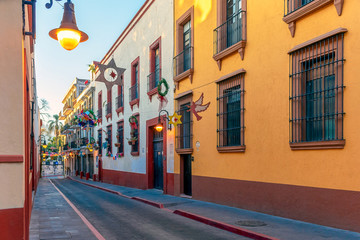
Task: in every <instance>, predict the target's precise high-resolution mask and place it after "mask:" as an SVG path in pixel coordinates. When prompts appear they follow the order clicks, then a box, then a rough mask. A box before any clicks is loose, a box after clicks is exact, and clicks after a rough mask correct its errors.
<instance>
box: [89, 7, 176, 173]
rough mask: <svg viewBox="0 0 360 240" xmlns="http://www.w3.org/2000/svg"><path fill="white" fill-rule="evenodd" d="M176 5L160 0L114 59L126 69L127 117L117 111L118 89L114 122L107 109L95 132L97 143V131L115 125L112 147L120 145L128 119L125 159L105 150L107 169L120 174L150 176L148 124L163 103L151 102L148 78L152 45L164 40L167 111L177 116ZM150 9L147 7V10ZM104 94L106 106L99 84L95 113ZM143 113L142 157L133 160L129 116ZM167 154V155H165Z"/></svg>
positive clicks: (171, 143) (171, 142)
mask: <svg viewBox="0 0 360 240" xmlns="http://www.w3.org/2000/svg"><path fill="white" fill-rule="evenodd" d="M172 2H173V1H169V0H156V1H155V2H154V3H153V4H152V5H151V7H150V8H149V9H148V10H147V12H146V13H145V14H144V15H143V16H142V18H141V19H139V21H138V22H137V23H136V25H135V26H134V28H133V29H132V30H131V31H130V32H129V33H128V35H127V36H126V37H125V38H124V39H123V40H122V42H121V44H120V45H119V46H118V47H117V48H116V50H115V51H114V53H113V54H112V56H111V57H110V58H109V59H108V60H107V62H105V63H102V64H107V63H108V62H109V61H110V60H111V59H112V57H113V58H114V59H115V63H116V65H117V66H118V67H121V68H125V69H126V71H125V73H124V114H122V113H120V115H119V117H118V115H117V113H116V112H115V110H116V104H117V103H116V97H117V96H118V89H117V86H114V87H113V88H112V119H111V120H110V119H109V122H108V121H107V120H106V117H105V115H106V114H105V111H106V110H105V108H104V107H103V122H102V124H101V125H100V126H97V127H96V128H95V139H97V130H98V129H99V127H101V128H103V129H105V130H106V126H108V125H109V124H110V123H111V124H112V126H113V127H112V143H113V144H114V143H116V142H117V139H116V130H117V122H118V121H119V120H121V119H124V157H122V158H117V159H116V160H113V158H111V157H107V156H106V155H105V150H104V149H103V154H102V155H103V157H102V159H103V168H104V169H112V170H119V171H127V172H134V173H143V174H145V173H146V152H147V149H146V121H147V120H148V119H152V118H155V117H157V116H158V113H159V112H158V108H159V101H158V99H157V94H156V95H153V96H152V101H151V102H150V100H149V97H148V95H147V85H148V82H147V76H148V75H149V74H150V67H149V64H150V57H149V56H150V52H149V51H150V49H149V48H150V45H151V44H152V43H154V42H155V41H156V40H157V39H158V38H159V37H161V72H162V78H165V79H166V81H167V83H168V85H169V87H170V89H169V92H168V94H167V95H166V97H167V99H168V104H167V106H166V108H164V109H166V110H167V111H168V112H169V113H170V114H171V115H172V114H173V113H174V105H173V100H172V99H173V96H174V91H173V90H174V84H173V80H172V78H173V74H172V69H173V67H172V62H173V3H172ZM145 8H146V7H145ZM137 57H140V60H139V66H140V68H139V71H140V79H139V83H140V105H139V108H138V107H137V105H135V106H134V108H133V110H131V107H130V104H129V88H130V86H131V62H133V61H134V60H135V59H136V58H137ZM100 91H102V100H103V103H104V102H105V101H106V99H107V90H106V87H105V84H104V83H99V82H96V91H95V101H94V106H95V107H94V108H95V112H97V110H98V93H99V92H100ZM135 113H139V115H140V128H139V129H140V130H139V131H140V145H139V156H131V154H130V152H131V146H130V145H129V144H128V143H127V139H126V138H129V137H130V130H131V129H130V125H129V122H128V119H129V116H131V115H133V114H135ZM173 132H174V129H173V130H172V133H171V132H170V131H168V132H167V136H168V139H167V151H168V152H167V154H166V155H167V171H168V172H170V173H173V171H174V154H173V150H171V149H170V147H171V148H173V147H174V133H173ZM104 141H105V134H103V142H104ZM116 153H117V148H116V147H115V146H114V145H113V155H114V156H115V154H116ZM164 154H165V153H164Z"/></svg>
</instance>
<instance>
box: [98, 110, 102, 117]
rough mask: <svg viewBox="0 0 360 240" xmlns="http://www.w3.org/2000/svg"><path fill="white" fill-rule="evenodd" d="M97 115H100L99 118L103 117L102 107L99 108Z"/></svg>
mask: <svg viewBox="0 0 360 240" xmlns="http://www.w3.org/2000/svg"><path fill="white" fill-rule="evenodd" d="M97 117H98V119H102V108H100V109H98V111H97Z"/></svg>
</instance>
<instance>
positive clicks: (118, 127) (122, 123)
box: [116, 120, 125, 155]
mask: <svg viewBox="0 0 360 240" xmlns="http://www.w3.org/2000/svg"><path fill="white" fill-rule="evenodd" d="M120 127H122V136H119V137H117V135H118V133H119V129H120ZM116 139H117V143H120V144H121V145H122V151H120V147H117V153H118V154H121V153H122V154H123V155H124V153H125V146H124V120H120V121H119V122H117V129H116ZM120 140H122V141H120Z"/></svg>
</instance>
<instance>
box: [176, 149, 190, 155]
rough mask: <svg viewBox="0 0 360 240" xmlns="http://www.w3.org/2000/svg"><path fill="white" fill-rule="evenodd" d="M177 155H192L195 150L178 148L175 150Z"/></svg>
mask: <svg viewBox="0 0 360 240" xmlns="http://www.w3.org/2000/svg"><path fill="white" fill-rule="evenodd" d="M175 151H176V153H177V154H192V153H193V149H192V148H177V149H175Z"/></svg>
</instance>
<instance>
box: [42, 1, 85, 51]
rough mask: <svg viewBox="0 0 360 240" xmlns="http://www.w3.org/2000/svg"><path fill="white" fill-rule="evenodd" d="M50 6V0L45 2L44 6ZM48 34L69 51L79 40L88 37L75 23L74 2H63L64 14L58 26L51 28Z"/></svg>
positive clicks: (81, 40) (83, 40)
mask: <svg viewBox="0 0 360 240" xmlns="http://www.w3.org/2000/svg"><path fill="white" fill-rule="evenodd" d="M56 1H61V0H56ZM51 6H52V0H50V3H47V4H46V8H51ZM49 35H50V37H51V38H53V39H55V40H57V41H59V43H60V45H61V46H62V47H63V48H65V49H66V50H69V51H71V50H73V49H75V48H76V47H77V46H78V45H79V43H80V42H85V41H86V40H88V39H89V37H88V35H87V34H86V33H84V32H83V31H80V30H79V29H78V27H77V25H76V19H75V10H74V4H73V3H72V2H71V0H67V2H66V3H65V4H64V15H63V19H62V21H61V25H60V27H59V28H55V29H53V30H51V31H50V32H49Z"/></svg>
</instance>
